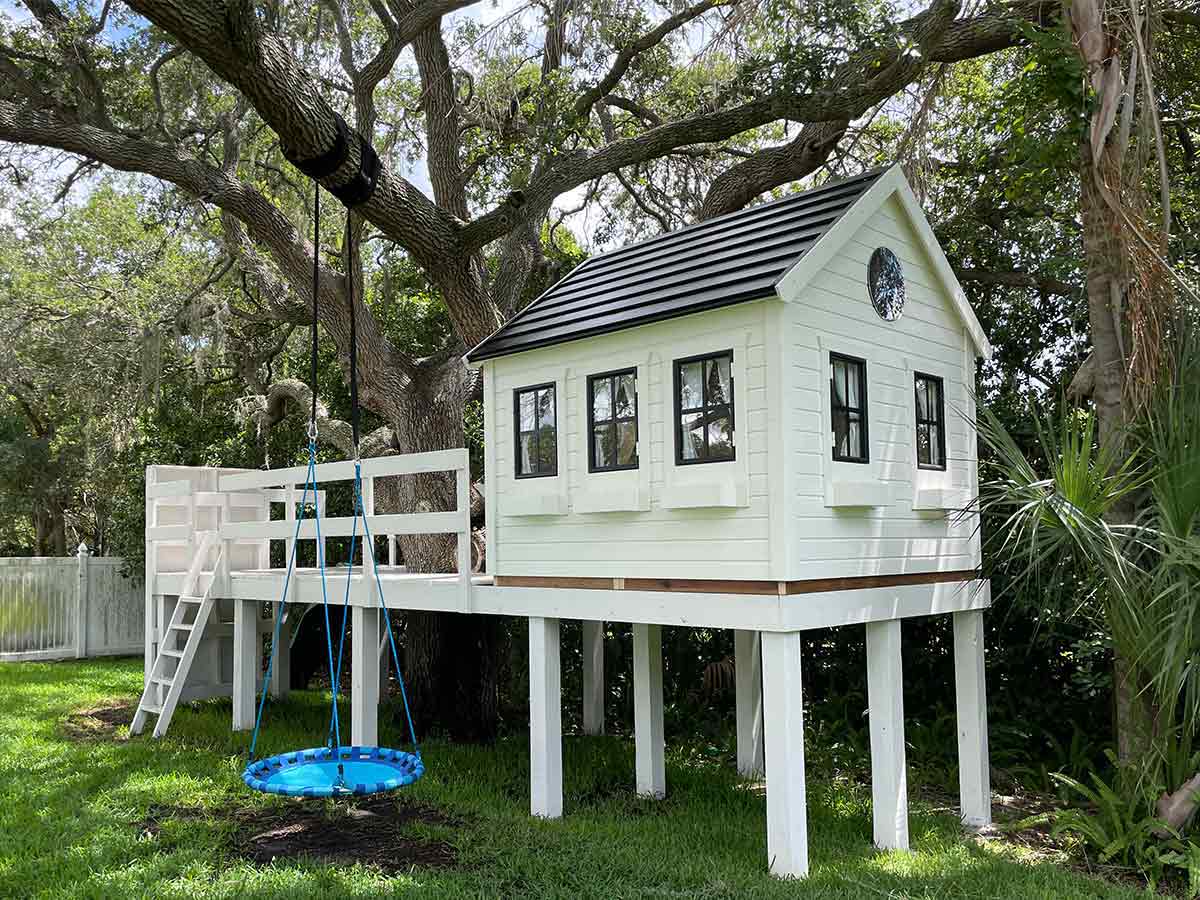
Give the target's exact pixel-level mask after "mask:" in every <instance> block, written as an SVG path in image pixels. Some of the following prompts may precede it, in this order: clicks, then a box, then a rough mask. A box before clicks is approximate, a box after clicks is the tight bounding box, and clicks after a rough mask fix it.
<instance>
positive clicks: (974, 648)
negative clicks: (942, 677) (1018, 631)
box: [954, 588, 992, 828]
mask: <svg viewBox="0 0 1200 900" xmlns="http://www.w3.org/2000/svg"><path fill="white" fill-rule="evenodd" d="M986 589H987V588H985V590H986ZM983 648H984V632H983V611H982V610H978V609H973V610H967V611H965V612H956V613H954V693H955V700H956V705H957V708H958V791H959V802H960V804H961V809H962V821H963V824H964V825H967V826H970V827H972V828H982V827H984V826H986V825H990V824H991V822H992V791H991V778H990V776H989V772H988V735H987V687H986V684H985V681H984V671H983Z"/></svg>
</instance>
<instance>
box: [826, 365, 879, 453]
mask: <svg viewBox="0 0 1200 900" xmlns="http://www.w3.org/2000/svg"><path fill="white" fill-rule="evenodd" d="M838 360H841V361H842V362H847V363H853V364H855V365H858V366H861V367H862V371H861V377H860V379H859V381H860V382H861V383H862V406H861V407H859V406H846V407H844V409H845V411H846V412H856V413H858V421H859V424H860V425H861V430H862V456H841V455H839V454H838V445H837V425H836V424H835V423H834V416H835V414H836V413H837V410H836V409H835V407H834V401H835V400H836V399H837V392H836V391H835V390H834V389H833V377H834V376H833V364H834V363H835V362H836V361H838ZM870 408H871V401H870V397H869V396H868V394H867V361H866V360H865V359H863V358H862V357H861V356H850V355H849V354H847V353H837V352H835V351H833V350H831V351H829V433H830V435H831V436H832V437H833V461H834V462H844V463H856V464H858V465H866V464H868V463H870V462H871V430H870V424H869V422H868V420H869V418H870V416H869V414H868V410H870Z"/></svg>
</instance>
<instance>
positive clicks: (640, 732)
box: [633, 623, 667, 797]
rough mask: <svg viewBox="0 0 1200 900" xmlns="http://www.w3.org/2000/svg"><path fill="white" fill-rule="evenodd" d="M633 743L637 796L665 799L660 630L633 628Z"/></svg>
mask: <svg viewBox="0 0 1200 900" xmlns="http://www.w3.org/2000/svg"><path fill="white" fill-rule="evenodd" d="M633 743H634V757H635V761H636V768H637V792H638V793H639V794H641V795H642V796H646V797H665V796H666V794H667V774H666V767H665V765H664V761H663V751H664V746H665V745H664V738H663V682H662V626H661V625H640V624H636V623H635V624H634V626H633Z"/></svg>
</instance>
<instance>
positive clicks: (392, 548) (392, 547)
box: [387, 534, 396, 567]
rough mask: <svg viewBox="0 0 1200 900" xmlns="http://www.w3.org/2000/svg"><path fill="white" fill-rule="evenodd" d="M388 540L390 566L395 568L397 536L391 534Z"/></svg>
mask: <svg viewBox="0 0 1200 900" xmlns="http://www.w3.org/2000/svg"><path fill="white" fill-rule="evenodd" d="M387 539H388V566H391V567H394V566H395V565H396V536H395V535H394V534H389V535H388V536H387Z"/></svg>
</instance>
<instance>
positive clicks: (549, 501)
mask: <svg viewBox="0 0 1200 900" xmlns="http://www.w3.org/2000/svg"><path fill="white" fill-rule="evenodd" d="M566 514H567V498H566V497H564V496H563V495H562V494H532V493H518V494H512V495H509V496H505V497H502V498H501V499H500V515H502V516H565V515H566Z"/></svg>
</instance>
